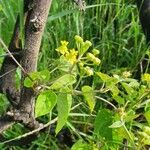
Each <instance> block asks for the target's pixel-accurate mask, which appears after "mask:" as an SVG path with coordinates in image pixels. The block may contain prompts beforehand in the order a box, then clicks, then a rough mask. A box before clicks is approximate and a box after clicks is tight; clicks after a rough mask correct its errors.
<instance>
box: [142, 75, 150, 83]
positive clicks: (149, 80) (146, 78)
mask: <svg viewBox="0 0 150 150" xmlns="http://www.w3.org/2000/svg"><path fill="white" fill-rule="evenodd" d="M142 80H143V81H146V82H150V74H148V73H145V74H144V75H143V77H142Z"/></svg>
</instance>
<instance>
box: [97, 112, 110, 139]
mask: <svg viewBox="0 0 150 150" xmlns="http://www.w3.org/2000/svg"><path fill="white" fill-rule="evenodd" d="M111 124H112V113H111V112H110V111H109V110H107V109H102V110H100V111H99V112H98V114H97V116H96V119H95V123H94V134H95V135H96V136H98V137H102V138H105V139H106V140H111V139H112V129H111V128H109V126H110V125H111Z"/></svg>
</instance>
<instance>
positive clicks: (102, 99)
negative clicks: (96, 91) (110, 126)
mask: <svg viewBox="0 0 150 150" xmlns="http://www.w3.org/2000/svg"><path fill="white" fill-rule="evenodd" d="M95 98H97V99H99V100H101V101H103V102H106V103H107V104H109V105H111V106H112V107H113V108H114V109H116V110H117V107H116V106H115V105H114V104H112V103H111V102H109V101H107V100H106V99H104V98H102V97H99V96H95Z"/></svg>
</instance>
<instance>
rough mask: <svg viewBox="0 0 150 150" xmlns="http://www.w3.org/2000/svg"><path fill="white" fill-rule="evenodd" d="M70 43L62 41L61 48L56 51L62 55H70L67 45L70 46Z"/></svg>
mask: <svg viewBox="0 0 150 150" xmlns="http://www.w3.org/2000/svg"><path fill="white" fill-rule="evenodd" d="M68 43H69V42H67V41H61V46H60V47H58V48H57V49H56V51H58V52H59V53H61V54H62V55H65V54H67V53H68V48H67V45H68Z"/></svg>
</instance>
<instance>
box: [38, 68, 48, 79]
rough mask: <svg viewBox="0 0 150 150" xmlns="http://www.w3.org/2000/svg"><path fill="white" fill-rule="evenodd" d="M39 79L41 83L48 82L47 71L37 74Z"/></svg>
mask: <svg viewBox="0 0 150 150" xmlns="http://www.w3.org/2000/svg"><path fill="white" fill-rule="evenodd" d="M39 77H40V79H41V80H43V81H49V79H50V72H49V71H48V70H42V71H40V72H39Z"/></svg>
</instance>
